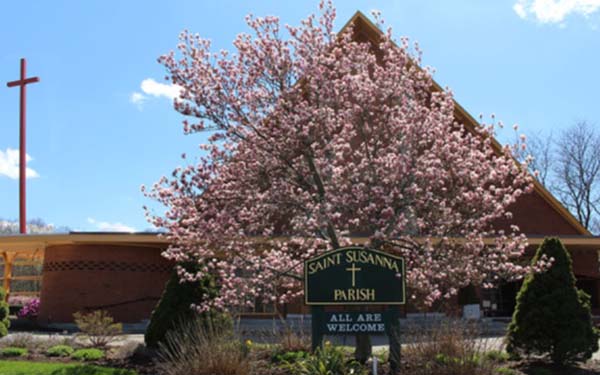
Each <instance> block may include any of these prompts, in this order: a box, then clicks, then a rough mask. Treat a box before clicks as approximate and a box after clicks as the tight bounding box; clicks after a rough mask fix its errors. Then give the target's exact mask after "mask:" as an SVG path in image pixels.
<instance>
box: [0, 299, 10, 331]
mask: <svg viewBox="0 0 600 375" xmlns="http://www.w3.org/2000/svg"><path fill="white" fill-rule="evenodd" d="M8 311H9V306H8V303H7V302H6V291H5V290H4V288H0V337H4V336H6V335H8V328H9V327H10V320H9V319H8Z"/></svg>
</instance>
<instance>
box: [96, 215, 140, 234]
mask: <svg viewBox="0 0 600 375" xmlns="http://www.w3.org/2000/svg"><path fill="white" fill-rule="evenodd" d="M87 222H88V223H90V224H92V225H94V226H95V227H96V228H95V229H97V230H99V231H101V232H135V228H133V227H130V226H127V225H125V224H122V223H119V222H116V223H109V222H106V221H97V220H96V219H94V218H91V217H88V218H87Z"/></svg>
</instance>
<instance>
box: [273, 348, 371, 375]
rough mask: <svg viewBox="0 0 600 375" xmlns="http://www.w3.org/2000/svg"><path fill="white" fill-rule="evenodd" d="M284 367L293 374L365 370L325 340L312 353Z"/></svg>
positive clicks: (341, 373) (323, 374)
mask: <svg viewBox="0 0 600 375" xmlns="http://www.w3.org/2000/svg"><path fill="white" fill-rule="evenodd" d="M283 367H284V368H286V369H287V370H289V371H290V372H291V373H293V374H295V375H346V374H355V375H361V374H366V373H367V370H366V369H365V368H364V367H363V366H362V365H361V364H360V363H358V362H357V361H355V360H351V361H347V359H346V353H345V352H344V351H343V350H342V349H341V348H336V347H335V346H333V345H331V343H330V342H326V343H325V344H324V345H323V347H322V348H317V350H316V351H315V352H314V354H312V355H308V356H306V358H304V359H303V360H301V361H298V362H295V363H285V364H284V366H283Z"/></svg>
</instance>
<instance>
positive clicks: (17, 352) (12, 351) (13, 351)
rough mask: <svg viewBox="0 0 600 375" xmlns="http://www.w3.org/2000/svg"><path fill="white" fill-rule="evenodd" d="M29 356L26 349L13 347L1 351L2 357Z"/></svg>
mask: <svg viewBox="0 0 600 375" xmlns="http://www.w3.org/2000/svg"><path fill="white" fill-rule="evenodd" d="M27 354H29V352H28V351H27V349H25V348H15V347H12V346H9V347H6V348H2V349H0V355H2V357H23V356H26V355H27Z"/></svg>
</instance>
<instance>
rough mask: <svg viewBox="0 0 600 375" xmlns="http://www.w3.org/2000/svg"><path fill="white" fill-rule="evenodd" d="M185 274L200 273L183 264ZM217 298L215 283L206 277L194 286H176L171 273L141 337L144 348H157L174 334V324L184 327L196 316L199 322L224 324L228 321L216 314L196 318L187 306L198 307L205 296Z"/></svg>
mask: <svg viewBox="0 0 600 375" xmlns="http://www.w3.org/2000/svg"><path fill="white" fill-rule="evenodd" d="M181 266H182V267H184V268H185V269H186V270H187V271H188V272H195V271H197V270H198V269H199V266H198V264H195V263H185V264H182V265H181ZM216 295H217V287H216V285H215V283H214V280H213V279H212V278H210V277H206V278H204V279H202V280H199V281H196V282H185V283H180V282H179V276H178V275H177V272H175V270H173V272H172V274H171V278H170V279H169V281H167V284H166V286H165V290H164V292H163V295H162V297H161V299H160V301H159V302H158V304H157V305H156V308H155V309H154V311H153V312H152V316H151V317H150V323H149V324H148V328H147V329H146V334H145V335H144V341H145V342H146V346H148V347H153V348H157V347H158V344H159V343H160V342H162V341H164V340H165V337H166V334H167V332H169V331H170V330H173V329H174V328H175V325H176V324H184V323H185V322H187V321H190V320H193V319H196V318H197V316H198V315H200V316H201V317H202V318H204V319H207V320H211V321H213V322H212V324H213V325H214V324H216V321H217V320H222V321H223V324H231V323H227V319H226V318H225V317H223V316H219V314H217V313H214V312H212V313H210V312H209V313H203V314H198V313H196V312H195V311H193V310H192V309H191V308H190V306H191V305H192V304H193V303H195V304H198V303H199V302H201V301H202V299H203V298H206V297H205V296H209V298H214V297H215V296H216Z"/></svg>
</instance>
